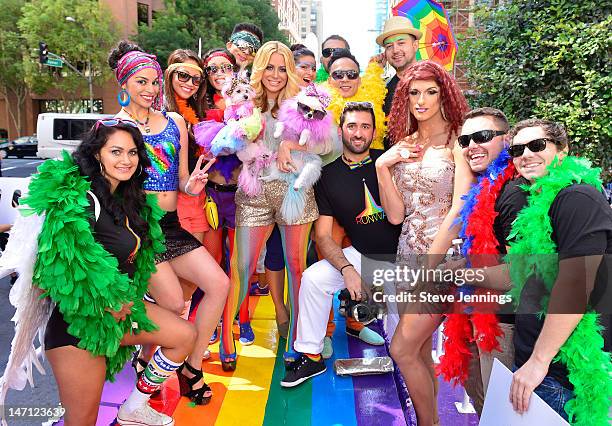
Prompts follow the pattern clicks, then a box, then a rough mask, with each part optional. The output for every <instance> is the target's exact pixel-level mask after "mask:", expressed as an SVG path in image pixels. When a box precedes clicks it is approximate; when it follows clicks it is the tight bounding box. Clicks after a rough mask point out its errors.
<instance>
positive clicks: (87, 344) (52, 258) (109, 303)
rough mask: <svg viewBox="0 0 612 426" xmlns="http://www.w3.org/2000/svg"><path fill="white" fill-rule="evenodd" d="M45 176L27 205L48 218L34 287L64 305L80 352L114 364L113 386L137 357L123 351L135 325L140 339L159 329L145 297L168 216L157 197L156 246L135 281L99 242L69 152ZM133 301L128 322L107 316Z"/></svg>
mask: <svg viewBox="0 0 612 426" xmlns="http://www.w3.org/2000/svg"><path fill="white" fill-rule="evenodd" d="M38 171H39V172H38V174H36V175H34V177H33V178H32V181H31V183H30V186H29V195H28V197H27V198H26V199H24V200H23V203H25V204H28V205H29V206H30V207H31V208H32V209H33V210H34V212H35V213H37V214H39V215H42V214H45V221H44V224H43V226H42V229H41V232H40V235H39V237H38V255H37V259H36V264H35V266H34V276H33V278H32V283H33V284H34V285H36V286H38V287H39V288H41V289H42V290H43V291H44V292H45V295H46V296H49V297H50V298H51V300H53V302H55V303H56V304H57V306H58V308H59V310H60V312H61V313H62V314H63V316H64V319H65V320H66V322H67V323H68V324H69V326H68V332H69V333H70V334H71V335H73V336H75V337H77V338H78V339H79V348H81V349H85V350H87V351H89V352H91V353H92V354H93V355H95V356H105V357H106V378H107V380H111V381H112V380H113V379H114V375H115V374H116V373H117V372H119V371H121V369H122V368H123V366H124V365H125V363H126V361H127V360H128V359H129V358H130V356H131V353H132V352H133V351H134V350H135V348H134V347H133V346H123V347H122V346H120V342H121V339H122V338H123V336H124V335H125V334H126V333H130V332H132V323H133V322H134V323H137V324H138V328H137V329H136V330H135V332H139V331H153V330H156V329H157V326H156V325H155V324H153V322H152V321H151V320H150V319H149V318H148V317H147V315H146V311H145V306H144V303H143V301H142V297H143V295H144V293H145V291H146V289H147V285H148V282H149V277H150V276H151V273H152V272H154V271H155V259H154V258H155V253H159V252H163V250H164V245H163V235H162V232H161V228H160V226H159V219H161V217H162V216H163V214H164V212H163V211H162V210H161V209H160V208H159V207H158V206H157V201H156V199H155V196H148V197H147V205H148V206H147V207H146V208H144V209H143V212H142V213H141V215H142V218H143V219H145V220H146V221H147V222H148V224H149V243H147V244H146V246H145V245H143V246H142V247H141V248H140V250H139V252H138V254H137V256H136V272H135V274H134V279H133V280H131V279H130V278H129V277H128V276H127V275H126V274H123V273H121V272H120V271H119V266H118V265H119V264H118V261H117V259H116V258H115V257H114V256H112V255H111V254H110V253H108V252H107V251H106V250H105V249H104V247H103V246H102V245H101V244H100V243H98V242H96V240H95V239H94V237H93V234H92V232H91V226H90V224H89V217H90V213H89V202H88V200H87V191H88V190H89V189H90V187H91V184H90V182H89V181H88V180H87V179H86V178H85V177H83V176H81V175H80V173H79V168H78V166H77V165H76V164H75V163H74V161H73V159H72V158H71V157H70V155H69V154H68V153H66V152H64V153H63V158H62V159H61V160H49V161H46V162H45V163H44V164H42V165H41V166H40V167H39V169H38ZM127 302H134V306H132V308H131V310H132V313H131V314H130V315H128V317H127V318H126V320H125V321H121V322H116V321H115V319H114V318H113V316H112V315H111V314H110V313H109V312H107V311H106V309H107V308H110V309H112V310H119V309H120V308H121V306H122V304H124V303H127Z"/></svg>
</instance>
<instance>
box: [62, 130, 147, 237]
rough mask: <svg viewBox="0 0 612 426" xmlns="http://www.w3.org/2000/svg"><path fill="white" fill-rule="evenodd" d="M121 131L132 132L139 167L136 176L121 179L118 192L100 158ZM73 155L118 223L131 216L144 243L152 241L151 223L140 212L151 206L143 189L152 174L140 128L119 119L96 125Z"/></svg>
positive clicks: (86, 134) (104, 205)
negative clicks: (112, 138) (148, 170)
mask: <svg viewBox="0 0 612 426" xmlns="http://www.w3.org/2000/svg"><path fill="white" fill-rule="evenodd" d="M119 131H123V132H127V133H129V134H130V136H131V137H132V139H133V140H134V143H135V144H136V149H137V150H138V167H137V170H136V172H135V173H134V174H133V175H132V177H131V178H130V179H129V180H127V181H124V182H120V183H119V185H118V186H117V189H116V190H115V192H114V193H111V191H110V184H109V182H108V180H107V179H106V178H105V177H104V176H103V175H102V172H101V170H102V168H101V164H100V161H98V159H97V158H96V156H97V155H98V154H99V152H100V150H101V149H102V147H104V145H106V141H107V140H108V138H109V137H110V136H111V135H112V134H114V133H116V132H119ZM72 158H73V159H74V161H75V163H76V164H77V165H78V166H79V169H80V172H81V175H83V176H86V177H88V178H89V180H90V181H91V190H92V192H93V193H94V194H95V195H96V197H98V199H99V200H100V205H101V206H102V208H104V209H105V210H106V211H108V212H110V213H111V215H112V217H113V219H114V222H115V224H120V223H122V222H123V221H124V220H125V217H126V216H127V218H128V220H129V221H130V227H131V228H132V229H133V230H134V232H136V233H137V234H138V235H139V236H140V238H141V240H142V243H143V244H144V243H145V242H147V241H148V233H149V224H148V223H147V222H146V221H145V220H144V219H143V218H142V217H141V216H140V213H141V212H143V211H145V209H149V208H150V207H149V206H148V205H147V202H146V195H145V192H144V189H143V184H144V181H145V179H146V178H147V177H148V174H147V172H146V169H147V167H150V166H151V160H149V157H148V155H147V152H146V150H145V145H144V141H143V139H142V134H141V133H140V130H138V128H136V127H133V126H129V125H127V124H123V123H121V122H119V123H118V124H116V125H114V126H104V125H99V126H98V128H97V129H96V126H94V127H92V129H91V130H90V131H89V132H87V133H85V135H84V136H83V141H82V142H81V144H80V145H79V146H78V148H77V149H76V151H75V152H74V153H73V154H72Z"/></svg>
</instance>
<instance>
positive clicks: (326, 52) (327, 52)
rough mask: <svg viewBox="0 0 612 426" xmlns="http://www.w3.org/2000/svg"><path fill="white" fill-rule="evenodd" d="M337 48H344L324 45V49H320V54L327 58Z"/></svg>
mask: <svg viewBox="0 0 612 426" xmlns="http://www.w3.org/2000/svg"><path fill="white" fill-rule="evenodd" d="M338 50H346V49H343V48H342V47H326V48H325V49H323V50H321V54H322V55H323V57H324V58H329V57H330V56H331V55H333V54H334V52H337V51H338Z"/></svg>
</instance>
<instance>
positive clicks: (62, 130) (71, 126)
mask: <svg viewBox="0 0 612 426" xmlns="http://www.w3.org/2000/svg"><path fill="white" fill-rule="evenodd" d="M110 117H112V115H110V114H63V113H54V112H45V113H44V114H39V115H38V123H37V126H36V134H37V135H38V158H58V157H59V156H60V155H61V154H62V151H64V150H66V151H68V152H74V150H75V149H76V148H77V146H79V144H80V143H81V139H82V137H83V134H84V133H85V132H87V131H88V130H89V129H91V127H92V126H93V125H94V124H96V121H97V120H100V119H102V118H110Z"/></svg>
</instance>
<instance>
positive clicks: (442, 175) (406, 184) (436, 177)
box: [392, 147, 455, 263]
mask: <svg viewBox="0 0 612 426" xmlns="http://www.w3.org/2000/svg"><path fill="white" fill-rule="evenodd" d="M454 173H455V164H454V163H453V162H452V161H451V160H450V159H449V158H448V150H447V149H442V148H433V147H432V148H429V149H428V150H427V151H426V152H425V155H424V157H423V160H422V161H421V162H414V163H404V162H400V163H396V164H395V165H394V166H393V170H392V175H393V179H394V181H395V184H396V186H397V189H398V191H399V193H400V194H401V195H402V199H403V201H404V206H405V209H406V210H405V214H406V217H405V218H404V223H403V225H402V233H401V235H400V238H399V243H398V247H397V261H398V262H407V261H408V262H409V263H412V259H414V256H415V255H420V254H426V253H427V251H428V250H429V247H430V246H431V243H432V242H433V240H434V238H435V236H436V234H437V233H438V230H439V229H440V225H441V224H442V221H443V220H444V218H445V217H446V214H447V213H448V212H449V210H450V207H451V204H452V201H453V180H454Z"/></svg>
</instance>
